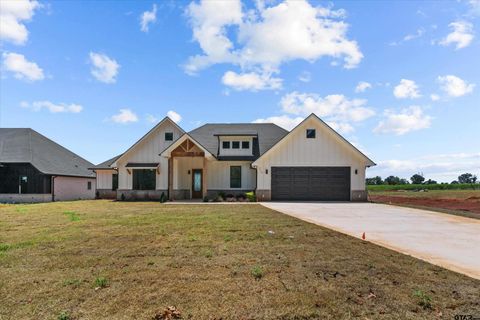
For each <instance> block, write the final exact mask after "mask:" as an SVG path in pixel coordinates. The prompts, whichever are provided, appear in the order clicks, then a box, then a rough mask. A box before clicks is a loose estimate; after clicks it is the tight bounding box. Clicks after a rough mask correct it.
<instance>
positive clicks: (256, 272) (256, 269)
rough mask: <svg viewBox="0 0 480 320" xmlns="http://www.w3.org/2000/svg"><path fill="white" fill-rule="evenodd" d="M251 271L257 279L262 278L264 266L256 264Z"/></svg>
mask: <svg viewBox="0 0 480 320" xmlns="http://www.w3.org/2000/svg"><path fill="white" fill-rule="evenodd" d="M250 273H251V274H252V276H253V277H254V278H255V279H256V280H260V279H261V278H262V277H263V273H264V272H263V269H262V267H260V266H254V267H253V268H252V270H251V271H250Z"/></svg>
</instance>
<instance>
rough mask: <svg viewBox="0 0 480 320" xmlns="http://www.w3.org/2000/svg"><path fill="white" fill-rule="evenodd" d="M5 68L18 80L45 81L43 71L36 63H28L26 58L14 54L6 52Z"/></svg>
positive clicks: (4, 56)
mask: <svg viewBox="0 0 480 320" xmlns="http://www.w3.org/2000/svg"><path fill="white" fill-rule="evenodd" d="M2 57H3V64H2V66H3V68H4V69H5V70H7V71H10V72H12V73H13V75H14V77H15V78H17V79H24V80H28V81H37V80H43V79H44V78H45V76H44V75H43V70H42V68H40V67H39V66H38V65H37V64H36V63H35V62H31V61H28V60H27V59H25V56H24V55H22V54H18V53H13V52H4V53H3V54H2Z"/></svg>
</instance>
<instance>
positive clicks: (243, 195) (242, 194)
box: [236, 193, 247, 201]
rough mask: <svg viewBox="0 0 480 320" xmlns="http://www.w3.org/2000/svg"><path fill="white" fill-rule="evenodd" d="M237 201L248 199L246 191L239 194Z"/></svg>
mask: <svg viewBox="0 0 480 320" xmlns="http://www.w3.org/2000/svg"><path fill="white" fill-rule="evenodd" d="M236 198H237V201H245V200H246V199H247V196H246V195H245V193H240V194H237V197H236Z"/></svg>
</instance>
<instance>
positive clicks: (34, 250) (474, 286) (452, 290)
mask: <svg viewBox="0 0 480 320" xmlns="http://www.w3.org/2000/svg"><path fill="white" fill-rule="evenodd" d="M16 208H17V206H15V205H7V206H0V219H1V221H2V223H1V224H0V243H1V244H2V246H1V247H0V248H3V249H2V251H1V252H0V319H57V318H60V316H62V317H63V319H70V318H71V319H133V318H137V319H151V318H153V317H154V315H156V314H157V313H158V312H159V310H164V309H165V308H166V307H168V306H172V305H173V306H176V307H177V308H178V309H179V310H180V311H181V313H182V317H183V318H184V319H215V318H216V319H220V318H222V319H350V318H359V319H367V318H368V319H379V318H385V319H437V318H438V314H439V313H442V315H443V318H445V319H452V318H453V316H454V315H455V314H474V315H478V314H480V305H479V304H478V301H479V292H480V281H478V280H474V279H471V278H469V277H466V276H464V275H461V274H457V273H455V272H452V271H448V270H445V269H443V268H440V267H438V266H434V265H431V264H428V263H426V262H424V261H421V260H417V259H415V258H412V257H410V256H406V255H402V254H400V253H397V252H394V251H391V250H388V249H385V248H383V247H379V246H376V245H373V244H371V243H368V242H365V241H361V240H359V239H355V238H352V237H349V236H346V235H343V234H340V233H337V232H334V231H332V230H329V229H325V228H322V227H319V226H316V225H313V224H309V223H306V222H303V221H300V220H297V219H295V218H293V217H290V216H287V215H283V214H281V213H278V212H275V211H272V210H269V209H267V208H264V207H262V206H260V205H252V204H250V205H238V204H237V205H198V206H192V205H165V204H160V203H155V202H149V203H146V202H128V203H126V202H111V201H103V200H98V201H76V202H55V203H49V204H33V205H29V206H28V210H27V211H26V212H22V213H21V214H19V212H18V211H17V209H16ZM65 212H74V213H77V212H81V215H78V216H79V217H80V218H81V220H80V221H79V222H77V221H74V222H72V221H71V220H70V216H71V214H65ZM66 217H68V219H66ZM269 230H272V231H274V233H269V232H268V231H269ZM21 244H22V245H21ZM26 244H28V245H26ZM99 287H102V288H101V289H97V290H96V288H99ZM416 291H419V292H421V294H420V293H418V294H416V293H415V292H416ZM427 302H428V303H429V304H430V306H431V307H428V308H425V307H424V305H425V304H426V303H427ZM62 313H63V315H62Z"/></svg>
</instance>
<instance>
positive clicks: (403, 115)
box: [373, 106, 432, 135]
mask: <svg viewBox="0 0 480 320" xmlns="http://www.w3.org/2000/svg"><path fill="white" fill-rule="evenodd" d="M431 122H432V117H430V116H428V115H426V114H424V113H423V110H422V108H420V107H419V106H410V107H408V108H405V109H403V110H401V111H400V112H398V113H395V112H394V111H392V110H386V111H385V113H384V119H383V120H381V121H380V122H379V124H378V125H377V127H376V128H375V129H374V130H373V132H375V133H393V134H396V135H404V134H406V133H408V132H412V131H417V130H421V129H426V128H429V127H430V124H431Z"/></svg>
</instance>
